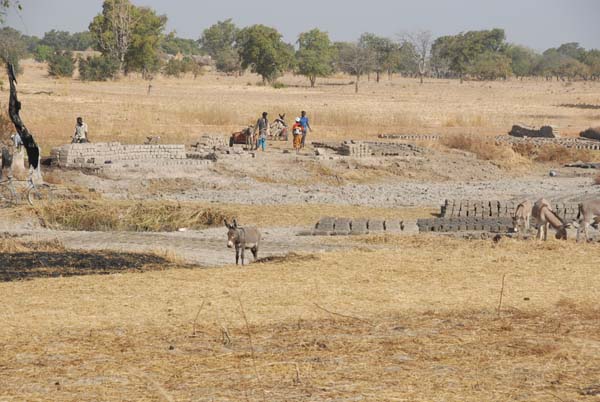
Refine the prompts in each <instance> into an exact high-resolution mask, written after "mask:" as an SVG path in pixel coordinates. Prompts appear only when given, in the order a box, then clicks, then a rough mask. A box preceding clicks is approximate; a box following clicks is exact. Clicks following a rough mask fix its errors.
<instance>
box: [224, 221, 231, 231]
mask: <svg viewBox="0 0 600 402" xmlns="http://www.w3.org/2000/svg"><path fill="white" fill-rule="evenodd" d="M223 223H225V227H226V228H227V229H229V228H230V226H229V223H227V219H223Z"/></svg>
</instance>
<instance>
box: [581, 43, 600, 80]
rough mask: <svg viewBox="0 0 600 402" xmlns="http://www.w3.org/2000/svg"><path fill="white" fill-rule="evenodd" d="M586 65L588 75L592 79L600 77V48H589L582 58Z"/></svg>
mask: <svg viewBox="0 0 600 402" xmlns="http://www.w3.org/2000/svg"><path fill="white" fill-rule="evenodd" d="M583 62H584V63H585V65H586V66H588V68H589V72H590V77H591V78H593V79H599V78H600V50H597V49H592V50H589V51H588V52H587V53H586V55H585V58H584V60H583Z"/></svg>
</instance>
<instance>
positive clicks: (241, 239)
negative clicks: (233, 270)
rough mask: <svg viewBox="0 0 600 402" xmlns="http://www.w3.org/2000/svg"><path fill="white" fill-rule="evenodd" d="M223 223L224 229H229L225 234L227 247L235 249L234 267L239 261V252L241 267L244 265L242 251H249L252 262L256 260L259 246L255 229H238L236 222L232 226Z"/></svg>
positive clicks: (258, 236) (258, 234)
mask: <svg viewBox="0 0 600 402" xmlns="http://www.w3.org/2000/svg"><path fill="white" fill-rule="evenodd" d="M224 222H225V227H226V228H227V229H229V231H228V232H227V247H228V248H232V247H235V265H238V263H239V260H240V251H241V255H242V265H244V250H245V249H250V251H252V255H253V256H254V260H255V261H256V259H257V258H258V247H259V245H260V232H259V231H258V229H257V228H254V227H249V228H242V227H239V226H238V224H237V222H236V220H235V219H234V220H233V224H232V225H230V224H228V223H227V220H225V221H224Z"/></svg>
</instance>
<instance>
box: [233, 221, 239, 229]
mask: <svg viewBox="0 0 600 402" xmlns="http://www.w3.org/2000/svg"><path fill="white" fill-rule="evenodd" d="M237 226H238V225H237V221H236V220H235V219H234V220H233V227H234V228H237Z"/></svg>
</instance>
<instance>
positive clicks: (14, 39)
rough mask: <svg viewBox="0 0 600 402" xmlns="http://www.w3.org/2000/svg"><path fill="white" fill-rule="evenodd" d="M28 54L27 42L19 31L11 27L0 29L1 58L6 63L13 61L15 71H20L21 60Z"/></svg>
mask: <svg viewBox="0 0 600 402" xmlns="http://www.w3.org/2000/svg"><path fill="white" fill-rule="evenodd" d="M26 54H27V44H26V42H25V41H24V40H23V36H22V35H21V33H20V32H19V31H17V30H16V29H13V28H10V27H4V28H2V29H0V58H2V60H3V61H4V62H5V63H12V64H13V66H14V67H15V71H16V72H17V73H19V72H20V71H21V68H20V66H19V61H20V60H21V59H22V58H23V57H25V55H26Z"/></svg>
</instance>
